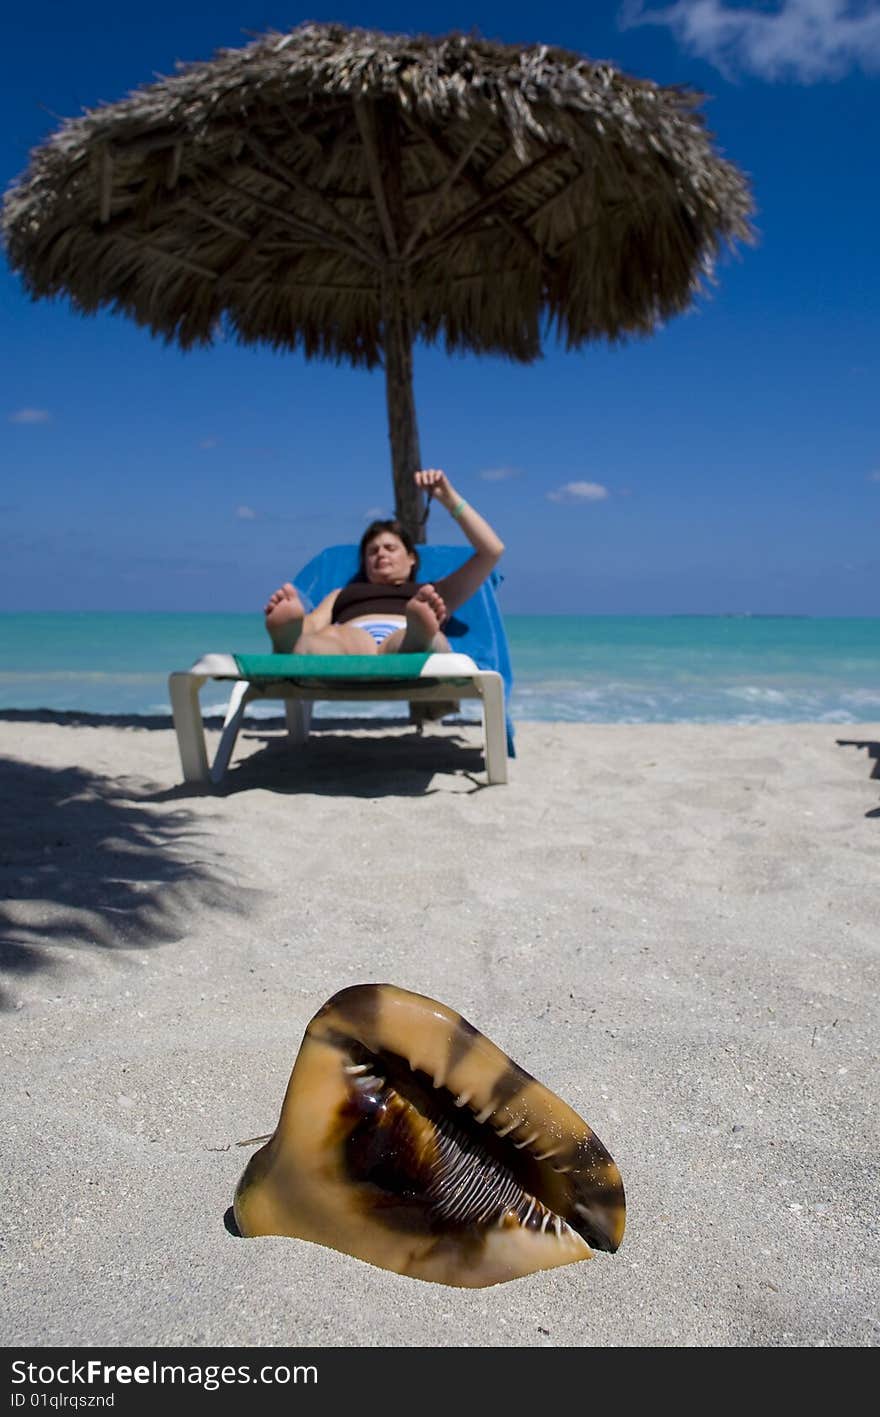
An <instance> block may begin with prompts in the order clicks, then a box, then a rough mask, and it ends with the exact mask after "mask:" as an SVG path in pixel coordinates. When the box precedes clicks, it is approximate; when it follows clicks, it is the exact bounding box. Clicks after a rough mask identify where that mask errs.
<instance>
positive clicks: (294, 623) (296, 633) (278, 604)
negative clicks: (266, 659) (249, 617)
mask: <svg viewBox="0 0 880 1417" xmlns="http://www.w3.org/2000/svg"><path fill="white" fill-rule="evenodd" d="M264 613H265V616H266V629H267V630H268V632H269V638H270V639H271V641H272V648H273V649H274V650H275V653H276V654H292V653H293V647H294V645H295V644H296V642H297V640H298V639H299V637H300V632H301V630H302V625H303V616H304V615H305V613H306V612H305V609H304V608H303V603H302V601H301V600H300V598H299V592H298V591H297V589H296V587H295V586H293V585H291V584H290V581H285V582H284V585H283V586H279V588H278V590H276V591H273V592H272V594H271V595H270V596H269V599H268V600H267V601H266V606H265V611H264Z"/></svg>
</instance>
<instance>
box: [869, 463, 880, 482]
mask: <svg viewBox="0 0 880 1417" xmlns="http://www.w3.org/2000/svg"><path fill="white" fill-rule="evenodd" d="M868 481H869V482H880V467H875V469H874V471H873V472H869V473H868Z"/></svg>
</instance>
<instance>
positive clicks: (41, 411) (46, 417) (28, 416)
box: [9, 408, 52, 423]
mask: <svg viewBox="0 0 880 1417" xmlns="http://www.w3.org/2000/svg"><path fill="white" fill-rule="evenodd" d="M9 422H10V423H51V422H52V415H51V413H50V412H49V410H48V408H19V409H17V410H16V412H15V413H10V415H9Z"/></svg>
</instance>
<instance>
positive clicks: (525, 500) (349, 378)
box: [0, 0, 880, 615]
mask: <svg viewBox="0 0 880 1417" xmlns="http://www.w3.org/2000/svg"><path fill="white" fill-rule="evenodd" d="M305 20H338V21H341V22H343V23H351V24H358V25H363V26H365V27H368V28H377V29H385V30H390V31H396V32H412V31H414V30H416V31H420V32H424V33H432V34H443V33H446V32H448V31H450V30H456V29H457V30H465V31H468V30H471V29H476V30H478V31H479V32H480V33H481V34H483V35H484V36H485V37H487V38H490V39H499V40H503V41H505V42H509V43H522V44H533V43H538V42H545V43H550V44H556V45H560V46H563V47H565V48H568V49H572V50H576V51H579V52H581V53H583V54H586V55H588V56H590V57H591V58H597V59H608V60H611V61H612V62H613V63H615V64H616V65H618V66H619V67H620V68H622V69H624V70H625V71H627V72H629V73H633V74H637V75H641V76H644V77H647V78H651V79H654V80H655V81H657V82H659V83H664V84H665V83H688V84H690V85H692V86H694V87H696V88H698V89H700V90H702V91H703V92H704V93H706V94H707V95H708V96H709V98H708V101H707V103H706V105H705V110H704V111H705V112H706V115H707V118H708V122H709V126H710V128H711V129H712V131H713V132H714V133H715V135H716V143H717V145H718V146H719V147H720V149H721V150H722V151H723V152H724V153H725V154H726V156H728V157H729V158H731V159H732V160H733V161H734V162H736V163H737V164H738V165H739V166H740V167H741V168H742V169H744V170H745V171H746V172H747V173H748V174H749V177H750V180H751V183H752V186H753V190H754V193H755V199H756V204H757V216H756V225H757V229H758V243H757V245H756V246H755V247H753V248H748V247H746V248H744V249H743V250H742V251H741V253H740V255H739V256H737V257H736V258H732V259H729V260H726V261H724V262H723V263H722V264H721V265H720V267H719V269H718V272H717V274H718V283H717V286H716V288H715V289H714V291H713V292H712V293H711V295H710V296H709V297H708V298H706V299H703V300H701V301H700V303H699V305H698V307H697V308H696V309H695V310H694V311H693V312H692V313H689V314H688V315H686V316H683V317H681V318H679V319H678V320H677V321H675V322H673V323H671V324H669V325H668V326H667V327H666V328H664V329H662V330H660V331H659V332H658V333H656V334H655V335H654V336H653V337H652V338H651V339H649V340H644V341H635V342H631V343H629V344H626V345H624V346H619V347H616V348H613V349H610V348H608V347H605V346H598V345H597V346H594V347H592V348H590V349H587V350H585V351H581V352H579V353H574V354H566V353H565V352H564V351H563V350H560V349H557V348H555V347H554V346H553V345H551V346H550V347H549V348H548V349H547V350H546V353H545V356H544V358H543V360H541V361H540V362H538V363H536V364H534V365H531V366H520V365H514V364H509V363H507V362H506V361H503V360H500V359H486V358H481V359H477V358H476V357H474V356H470V357H465V358H449V357H448V356H447V355H446V354H445V353H444V352H443V351H442V349H426V348H424V347H421V346H420V347H419V348H418V349H417V352H416V401H417V406H418V412H419V424H420V434H421V447H422V456H423V461H424V462H425V465H426V466H435V467H444V468H445V469H446V470H447V471H448V473H449V475H450V477H451V478H452V479H453V481H454V482H455V484H456V486H457V487H458V488H459V489H460V490H461V492H462V493H463V494H464V495H465V496H466V497H467V498H468V499H469V500H471V501H472V502H473V503H474V504H475V505H476V506H477V507H479V508H480V509H481V510H482V511H483V512H484V513H485V514H486V515H487V516H488V517H489V518H490V520H491V521H492V522H493V523H494V524H495V526H496V527H497V529H498V531H499V532H500V534H501V535H502V536H503V537H504V539H505V541H506V543H507V547H508V550H507V552H506V555H505V558H504V564H503V569H504V572H505V583H504V586H503V590H502V603H503V606H504V608H505V609H506V610H508V611H509V612H511V613H515V612H526V611H529V610H535V611H546V612H554V613H555V612H574V613H587V614H589V613H596V614H607V613H621V614H636V613H642V612H646V613H655V612H656V613H692V612H698V613H724V612H752V613H764V614H767V613H785V614H814V615H878V614H880V598H878V584H880V577H878V570H880V555H878V521H880V431H878V411H880V398H878V370H880V356H878V339H877V319H878V293H880V289H878V287H880V275H878V270H880V266H878V261H877V231H878V228H880V191H878V189H880V184H878V181H877V146H878V139H880V4H878V3H877V0H863V3H847V0H785V3H779V0H767V3H759V4H750V5H734V4H728V3H724V0H678V3H675V4H672V5H668V6H664V7H661V6H659V5H657V4H652V5H648V6H644V5H642V4H639V3H637V2H636V0H633V3H618V0H614V3H602V0H599V3H594V4H589V5H584V6H582V7H580V10H579V11H573V10H572V8H571V7H570V6H568V5H564V6H563V5H561V4H554V3H550V4H549V5H546V6H543V7H537V6H535V5H534V4H529V5H526V4H525V3H522V0H509V3H505V4H501V3H500V0H476V3H472V4H459V3H446V4H423V5H422V6H421V7H420V8H419V9H418V11H417V12H416V11H414V10H413V9H412V7H411V6H405V5H402V4H394V3H378V2H377V3H360V4H351V3H333V4H329V5H325V4H311V5H309V7H308V8H307V9H300V8H297V6H296V4H290V5H278V4H269V3H263V0H239V3H236V4H232V3H227V0H211V3H210V4H209V3H206V0H190V3H189V4H188V5H186V6H180V5H179V4H176V3H175V4H171V3H169V2H168V0H154V3H153V4H152V5H151V6H150V7H147V8H145V9H143V10H141V9H136V10H135V11H134V12H131V13H126V12H124V11H123V9H122V8H121V7H119V6H118V5H117V4H112V5H111V4H110V3H106V0H81V3H79V4H77V5H75V6H74V5H70V4H69V3H68V0H42V3H41V4H40V5H38V6H33V7H30V8H28V7H20V8H19V9H18V12H17V13H16V14H14V15H11V16H10V17H8V19H7V21H6V26H5V30H4V40H5V44H4V61H3V73H2V83H0V118H2V121H0V179H2V181H3V183H4V185H5V184H6V183H9V182H11V181H13V180H14V179H15V178H16V177H17V176H19V175H20V174H21V173H22V172H23V170H24V169H25V167H26V165H27V159H28V153H29V151H30V149H31V148H32V147H34V146H35V145H37V144H39V143H40V142H42V141H43V140H44V139H45V138H46V137H47V136H48V135H49V133H50V132H51V131H52V130H53V128H54V127H55V126H56V124H57V122H58V121H59V120H60V119H62V118H64V117H71V116H75V115H76V114H78V113H79V112H80V111H81V110H82V108H83V107H88V106H92V105H94V104H97V103H99V102H104V101H113V100H115V99H117V98H121V97H123V96H124V95H125V94H126V93H127V92H129V91H130V90H131V89H133V88H136V87H138V86H140V85H141V84H144V83H148V82H150V81H151V80H152V79H153V78H154V77H155V75H157V74H167V73H170V72H172V71H173V68H174V64H175V61H177V60H182V61H189V60H196V59H205V58H209V57H210V56H211V55H212V53H213V52H214V51H215V50H216V49H217V48H219V47H222V46H237V45H240V44H243V43H246V42H247V41H248V39H249V38H251V37H252V36H254V35H256V34H259V33H261V32H263V31H264V30H267V29H271V28H276V29H282V30H284V29H288V28H291V27H293V26H294V25H297V24H299V23H301V22H303V21H305ZM0 331H2V338H0V469H2V480H0V546H2V555H0V610H6V611H9V610H28V609H32V610H51V609H54V608H58V609H60V610H92V609H112V608H118V609H132V610H189V609H192V610H249V609H254V611H255V612H259V610H260V607H261V606H262V604H263V601H264V600H265V597H266V595H267V594H268V592H269V591H270V590H272V589H273V588H274V587H275V586H276V585H277V584H279V583H280V582H281V581H282V580H284V579H285V578H286V577H288V576H289V575H291V574H292V573H293V572H294V571H295V570H296V569H297V567H298V566H299V565H301V564H302V563H303V562H304V561H305V560H306V559H308V557H309V556H310V555H312V554H313V553H314V552H315V551H316V550H318V549H319V548H320V547H321V546H323V545H326V544H328V543H329V542H334V541H347V540H355V539H356V538H357V537H358V535H359V533H360V531H361V530H362V528H363V526H364V524H365V520H366V519H367V518H368V517H369V516H370V515H373V514H374V513H375V512H376V510H381V511H383V512H387V511H389V510H390V506H391V474H390V464H389V457H388V444H387V431H386V424H385V398H384V386H383V375H382V372H381V370H377V371H375V372H374V373H366V372H364V371H362V370H360V371H355V370H351V369H347V368H337V367H335V366H333V365H330V364H321V363H313V364H308V363H306V362H305V360H304V359H302V358H301V357H300V356H295V355H281V354H274V353H272V352H271V351H270V350H267V349H260V348H255V347H252V348H244V347H236V346H234V345H229V344H222V345H218V346H215V347H214V348H212V349H210V350H205V351H199V352H195V353H189V354H185V355H184V354H181V353H180V352H179V351H177V350H175V349H172V348H168V347H166V346H165V345H164V344H162V343H161V341H159V340H155V339H153V338H151V337H150V335H149V334H148V333H146V332H145V331H143V330H140V329H138V328H136V327H135V326H134V325H133V324H131V323H130V322H128V321H126V320H124V319H122V318H119V317H114V316H111V315H101V316H98V317H93V318H88V319H83V318H81V317H78V316H76V315H74V314H73V313H72V312H71V311H70V309H69V307H68V306H67V305H66V304H65V303H63V302H55V303H50V302H47V301H40V302H37V303H32V302H31V301H30V300H29V298H28V297H27V296H26V295H25V293H24V291H23V288H22V286H21V283H20V281H19V279H18V277H16V276H14V275H13V274H12V273H11V272H10V271H9V269H8V267H7V266H6V265H5V263H2V262H0ZM429 534H430V539H431V540H433V541H457V540H459V539H460V534H459V533H458V531H457V530H456V529H455V528H451V527H450V524H449V522H448V520H447V519H446V518H445V517H444V514H443V513H442V511H441V510H440V509H436V510H435V511H434V512H433V513H432V517H431V522H430V527H429Z"/></svg>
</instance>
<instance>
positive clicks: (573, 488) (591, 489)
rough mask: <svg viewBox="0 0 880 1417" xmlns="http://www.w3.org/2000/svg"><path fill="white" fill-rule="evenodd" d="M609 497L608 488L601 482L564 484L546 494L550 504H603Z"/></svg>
mask: <svg viewBox="0 0 880 1417" xmlns="http://www.w3.org/2000/svg"><path fill="white" fill-rule="evenodd" d="M608 495H609V493H608V488H607V487H603V486H602V484H601V482H566V483H565V485H564V486H562V487H557V488H556V490H555V491H554V492H548V493H547V500H548V501H550V502H604V500H605V498H606V497H607V496H608Z"/></svg>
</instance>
